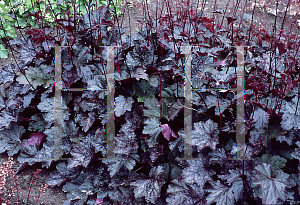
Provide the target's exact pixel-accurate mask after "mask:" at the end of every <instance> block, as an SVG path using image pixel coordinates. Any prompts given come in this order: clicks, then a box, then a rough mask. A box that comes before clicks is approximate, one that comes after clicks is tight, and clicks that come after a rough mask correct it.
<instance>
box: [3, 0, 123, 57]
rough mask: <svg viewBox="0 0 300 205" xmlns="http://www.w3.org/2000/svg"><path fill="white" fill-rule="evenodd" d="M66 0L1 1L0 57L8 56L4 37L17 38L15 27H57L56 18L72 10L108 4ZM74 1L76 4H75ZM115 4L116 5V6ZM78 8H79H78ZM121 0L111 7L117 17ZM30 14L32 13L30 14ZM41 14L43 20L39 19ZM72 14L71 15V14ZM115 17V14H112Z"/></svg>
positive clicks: (85, 0) (99, 0)
mask: <svg viewBox="0 0 300 205" xmlns="http://www.w3.org/2000/svg"><path fill="white" fill-rule="evenodd" d="M66 2H68V1H66V0H5V1H0V22H1V23H0V28H1V29H0V58H7V57H8V50H7V48H5V46H4V45H3V44H1V41H2V42H5V41H3V40H4V39H7V38H12V39H14V38H16V37H17V33H16V31H15V28H21V29H23V28H26V27H30V28H39V27H45V26H49V27H52V28H54V27H55V25H56V24H55V20H56V19H61V18H63V17H64V16H65V15H68V14H70V13H69V12H70V11H74V9H75V10H77V11H78V10H79V11H80V14H81V15H83V14H86V13H89V11H90V10H92V9H94V10H95V9H97V8H98V7H99V6H100V5H103V4H104V5H107V4H108V1H107V0H96V1H92V2H90V1H88V0H80V2H78V1H74V2H72V3H66ZM73 3H74V4H73ZM113 5H115V6H116V7H115V8H114V6H113ZM77 8H78V9H77ZM119 8H120V0H113V1H112V3H111V4H110V9H112V10H113V11H115V12H116V14H117V17H118V16H119V15H120V14H121V11H120V9H119ZM29 14H30V15H29ZM33 15H39V16H41V17H42V18H41V19H42V21H39V20H37V18H36V16H33ZM70 16H71V15H70ZM112 18H114V16H112Z"/></svg>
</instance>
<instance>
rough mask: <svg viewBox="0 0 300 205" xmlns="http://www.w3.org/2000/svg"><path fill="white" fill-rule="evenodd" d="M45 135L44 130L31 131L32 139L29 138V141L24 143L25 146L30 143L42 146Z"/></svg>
mask: <svg viewBox="0 0 300 205" xmlns="http://www.w3.org/2000/svg"><path fill="white" fill-rule="evenodd" d="M44 137H45V134H44V133H42V132H34V133H31V134H30V139H28V140H27V142H26V143H25V144H24V147H26V146H28V145H33V144H37V145H38V146H40V145H41V143H42V141H43V139H44Z"/></svg>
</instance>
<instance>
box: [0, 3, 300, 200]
mask: <svg viewBox="0 0 300 205" xmlns="http://www.w3.org/2000/svg"><path fill="white" fill-rule="evenodd" d="M168 3H169V2H167V5H166V6H167V7H169V4H168ZM186 6H187V7H186V8H188V10H178V11H176V13H172V14H171V11H170V13H169V14H167V15H163V16H159V17H158V16H157V18H156V19H155V20H152V19H145V23H146V26H145V28H144V29H143V30H141V31H139V32H138V33H134V34H132V35H126V36H124V35H123V34H124V33H125V31H126V28H124V27H122V25H121V26H120V24H119V19H118V18H116V19H114V21H112V18H111V12H112V11H111V10H110V9H109V7H108V6H107V5H102V6H100V7H99V8H98V9H97V10H90V11H89V13H88V14H85V15H83V16H82V17H81V16H79V15H78V14H76V13H74V14H72V16H73V17H74V18H68V17H67V16H65V17H63V18H60V19H57V20H55V22H56V23H57V24H58V25H59V30H60V32H59V35H54V34H53V33H51V30H50V29H49V28H48V29H47V28H46V29H41V28H33V29H30V30H28V31H27V32H26V35H27V36H24V37H23V38H21V39H14V40H11V41H10V44H11V45H15V46H16V47H17V48H18V51H19V52H20V57H19V61H21V62H22V63H20V64H10V65H9V66H7V67H4V68H3V69H2V70H1V73H0V75H1V76H2V78H0V80H1V89H0V91H1V92H0V93H1V102H2V103H1V104H2V109H1V114H0V128H1V129H2V131H1V135H0V137H1V138H0V140H1V144H2V145H3V147H2V149H1V150H0V151H1V153H2V152H5V151H7V152H8V155H9V156H13V155H18V161H19V162H20V167H19V170H20V169H23V168H24V167H25V166H26V165H27V166H28V165H30V166H31V165H33V164H40V166H41V167H42V168H48V169H49V168H50V167H51V168H54V167H56V170H55V171H53V172H52V174H51V175H50V177H49V178H48V180H47V183H48V184H49V185H50V186H62V190H63V191H64V192H67V193H68V194H67V197H68V200H67V201H66V202H64V204H100V203H101V204H172V205H174V204H191V205H192V204H213V203H216V204H228V205H229V204H243V203H244V204H284V203H286V202H290V203H299V200H300V199H299V185H300V184H299V177H300V173H299V170H300V166H298V165H299V160H300V157H299V147H300V143H299V140H300V132H299V130H300V127H299V121H300V111H299V109H300V107H299V97H298V96H299V93H300V92H299V91H300V86H299V67H298V62H299V58H300V54H299V52H298V49H299V46H297V45H298V44H299V36H296V35H294V34H291V33H290V34H285V33H283V32H282V31H279V32H277V31H276V29H274V30H273V32H270V31H266V30H264V29H260V30H258V29H256V27H255V26H253V25H252V20H253V16H251V14H244V15H243V16H241V17H235V16H227V15H226V12H224V11H215V14H216V15H221V16H223V17H224V19H225V20H224V21H227V25H228V27H226V26H224V25H221V24H217V25H216V24H215V23H214V20H213V19H209V18H207V17H205V14H204V13H203V12H197V13H196V11H198V10H197V9H196V10H194V9H193V8H190V7H188V4H187V5H186ZM202 10H203V9H202ZM70 12H71V11H70ZM36 18H41V17H40V16H36ZM74 19H75V21H77V22H78V24H74ZM113 45H122V46H120V47H116V48H115V59H114V66H115V76H114V77H115V125H116V130H115V133H116V136H115V150H114V151H115V155H116V158H115V159H108V158H107V159H103V158H105V157H106V154H107V153H106V152H107V142H106V140H107V138H106V134H105V133H106V131H105V123H106V117H107V115H109V114H110V113H107V112H106V100H107V99H106V98H107V97H106V95H105V92H103V91H99V90H100V89H103V88H104V89H105V88H106V87H107V83H106V81H107V80H106V79H107V77H108V76H107V75H106V74H107V54H106V51H107V48H105V46H113ZM188 45H197V47H196V46H195V47H194V48H193V49H192V62H191V64H192V74H191V75H192V76H191V78H192V82H190V83H191V85H192V87H193V88H194V89H196V88H225V89H231V88H236V78H237V77H236V67H237V61H236V55H237V54H236V51H235V49H234V48H233V47H232V46H236V45H249V46H250V48H249V49H247V50H246V53H245V64H244V68H245V71H246V72H245V105H244V107H245V119H246V144H245V146H246V153H245V155H246V157H247V158H253V159H254V160H250V161H249V160H248V161H247V160H244V161H243V160H242V161H239V160H228V159H229V158H232V157H234V156H235V154H236V152H237V151H238V150H236V143H235V141H236V139H235V138H236V135H235V127H236V123H239V122H236V115H237V109H236V103H237V102H236V101H237V100H236V99H237V98H236V93H234V92H231V91H225V92H220V91H218V90H215V91H205V92H201V91H200V90H194V91H193V93H192V105H193V107H192V110H193V113H192V145H191V146H193V157H194V158H195V159H190V160H180V159H181V158H183V156H184V146H185V144H184V143H185V142H184V109H186V107H185V101H184V97H185V96H184V89H185V84H184V83H187V81H186V78H185V70H184V67H185V63H186V62H185V54H184V51H183V49H182V48H180V46H188ZM54 46H62V68H63V72H62V80H63V87H64V88H80V87H81V88H93V89H95V91H80V92H62V104H63V106H62V110H63V116H62V118H63V124H62V136H61V137H62V142H63V147H62V149H63V152H62V156H61V157H62V158H69V159H68V160H65V161H59V160H57V161H55V160H52V157H53V156H52V153H53V149H54V140H55V135H54V133H55V128H54V120H53V119H54V117H53V116H54V109H53V108H54V94H55V89H54V73H55V68H54V67H55V62H54V59H55V58H54ZM97 89H98V91H97ZM99 158H101V159H102V160H99Z"/></svg>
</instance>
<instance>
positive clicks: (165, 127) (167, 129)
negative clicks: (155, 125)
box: [161, 124, 177, 141]
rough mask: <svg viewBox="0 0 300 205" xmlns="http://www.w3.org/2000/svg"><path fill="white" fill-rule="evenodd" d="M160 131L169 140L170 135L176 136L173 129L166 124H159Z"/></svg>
mask: <svg viewBox="0 0 300 205" xmlns="http://www.w3.org/2000/svg"><path fill="white" fill-rule="evenodd" d="M161 132H162V134H163V135H164V137H165V138H166V139H167V140H168V141H170V138H171V136H172V137H174V138H177V136H176V134H175V133H174V132H173V130H172V129H171V128H170V127H169V125H168V124H163V125H161Z"/></svg>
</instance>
